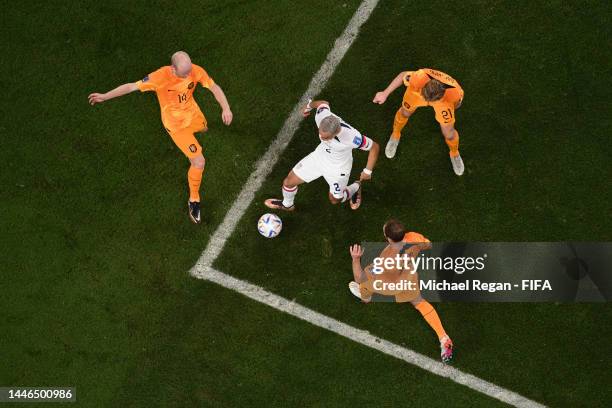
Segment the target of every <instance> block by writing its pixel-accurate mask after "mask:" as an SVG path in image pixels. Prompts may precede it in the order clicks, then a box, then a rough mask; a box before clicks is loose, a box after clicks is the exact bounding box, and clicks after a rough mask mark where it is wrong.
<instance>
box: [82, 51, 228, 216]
mask: <svg viewBox="0 0 612 408" xmlns="http://www.w3.org/2000/svg"><path fill="white" fill-rule="evenodd" d="M171 63H172V64H171V65H169V66H165V67H161V68H160V69H158V70H157V71H154V72H152V73H150V74H149V75H147V76H145V77H144V78H143V79H142V80H140V81H137V82H132V83H127V84H123V85H121V86H118V87H117V88H115V89H113V90H112V91H109V92H107V93H104V94H100V93H92V94H91V95H89V103H90V104H91V105H95V104H96V103H101V102H104V101H107V100H109V99H113V98H116V97H118V96H123V95H126V94H128V93H130V92H134V91H137V90H140V91H141V92H146V91H155V93H156V94H157V99H158V101H159V106H160V109H161V119H162V123H163V124H164V127H165V128H166V131H167V132H168V134H169V135H170V137H171V138H172V140H173V141H174V143H175V144H176V145H177V146H178V148H179V149H181V151H182V152H183V153H184V154H185V156H187V158H188V159H189V161H190V162H191V166H190V167H189V171H188V172H187V181H188V183H189V201H188V203H187V204H188V210H189V218H191V220H192V221H193V222H195V223H196V224H199V223H200V221H201V217H200V184H201V183H202V174H203V172H204V164H205V160H204V156H203V155H202V146H200V144H199V143H198V141H197V139H196V138H195V135H194V133H197V132H206V131H207V130H208V126H207V122H206V118H205V117H204V114H203V113H202V111H201V110H200V108H199V106H198V104H197V103H196V101H195V100H194V99H193V91H194V90H195V85H196V83H200V84H201V85H202V86H203V87H204V88H207V89H209V90H210V91H211V92H212V94H213V95H214V96H215V99H216V100H217V102H219V105H221V109H222V113H221V119H222V120H223V123H225V124H226V125H229V124H230V123H232V119H233V114H232V111H231V109H230V106H229V103H228V102H227V98H226V97H225V94H224V93H223V90H222V89H221V87H220V86H219V85H217V84H216V83H215V82H214V81H213V79H212V78H211V77H210V76H208V74H207V73H206V71H204V69H203V68H202V67H200V66H199V65H196V64H192V63H191V59H190V58H189V55H187V53H186V52H184V51H178V52H175V53H174V54H173V55H172V59H171Z"/></svg>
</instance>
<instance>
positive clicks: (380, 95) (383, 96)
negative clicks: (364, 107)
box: [372, 71, 407, 105]
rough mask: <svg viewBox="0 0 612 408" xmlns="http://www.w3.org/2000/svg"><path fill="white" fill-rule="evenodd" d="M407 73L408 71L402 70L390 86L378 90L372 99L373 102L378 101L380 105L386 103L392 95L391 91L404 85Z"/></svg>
mask: <svg viewBox="0 0 612 408" xmlns="http://www.w3.org/2000/svg"><path fill="white" fill-rule="evenodd" d="M406 73H407V72H406V71H404V72H400V73H399V75H398V76H396V77H395V78H394V79H393V81H391V83H390V84H389V86H388V87H387V88H386V89H385V90H384V91H380V92H376V95H374V99H373V100H372V102H374V103H377V104H379V105H382V104H383V103H385V101H386V100H387V98H388V97H389V95H391V93H393V91H395V90H396V89H397V88H399V87H400V86H402V84H403V83H404V76H405V75H406Z"/></svg>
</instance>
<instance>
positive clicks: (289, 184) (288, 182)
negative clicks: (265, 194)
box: [264, 170, 304, 211]
mask: <svg viewBox="0 0 612 408" xmlns="http://www.w3.org/2000/svg"><path fill="white" fill-rule="evenodd" d="M302 183H304V180H302V179H301V178H299V177H298V176H297V175H296V174H295V173H294V172H293V170H291V171H290V172H289V174H288V175H287V177H285V179H284V180H283V187H282V189H281V190H282V193H283V198H282V199H280V198H268V199H267V200H266V201H265V202H264V204H265V205H266V207H268V208H273V209H275V210H283V211H293V210H295V205H294V204H293V203H294V200H295V196H296V195H297V192H298V186H299V185H300V184H302Z"/></svg>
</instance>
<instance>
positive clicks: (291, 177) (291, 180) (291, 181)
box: [283, 170, 304, 188]
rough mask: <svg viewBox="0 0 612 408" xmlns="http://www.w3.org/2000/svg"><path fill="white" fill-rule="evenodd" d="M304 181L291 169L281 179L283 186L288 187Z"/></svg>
mask: <svg viewBox="0 0 612 408" xmlns="http://www.w3.org/2000/svg"><path fill="white" fill-rule="evenodd" d="M303 182H304V180H302V179H301V178H299V177H298V176H297V175H296V174H295V173H294V172H293V170H292V171H290V172H289V174H288V175H287V177H285V179H284V180H283V185H284V186H285V187H289V188H293V187H297V186H298V185H300V184H302V183H303Z"/></svg>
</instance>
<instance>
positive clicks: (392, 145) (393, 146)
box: [385, 136, 399, 159]
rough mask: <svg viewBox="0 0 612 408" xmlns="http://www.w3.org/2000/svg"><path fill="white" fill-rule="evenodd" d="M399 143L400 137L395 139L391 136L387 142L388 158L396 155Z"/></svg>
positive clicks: (386, 152)
mask: <svg viewBox="0 0 612 408" xmlns="http://www.w3.org/2000/svg"><path fill="white" fill-rule="evenodd" d="M397 145H399V139H394V138H393V136H391V137H390V138H389V141H388V142H387V146H385V156H387V158H388V159H392V158H394V157H395V152H396V151H397Z"/></svg>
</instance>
